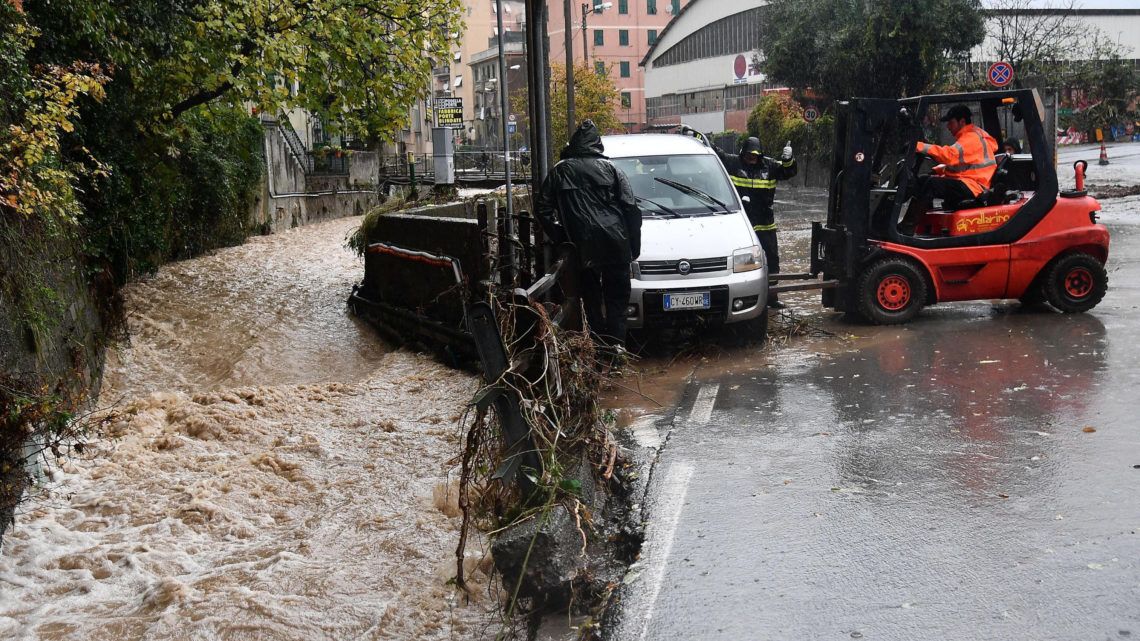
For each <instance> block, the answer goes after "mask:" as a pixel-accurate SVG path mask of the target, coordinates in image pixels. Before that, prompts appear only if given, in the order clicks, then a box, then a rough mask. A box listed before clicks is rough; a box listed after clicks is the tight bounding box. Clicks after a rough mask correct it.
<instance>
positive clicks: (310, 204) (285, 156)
mask: <svg viewBox="0 0 1140 641" xmlns="http://www.w3.org/2000/svg"><path fill="white" fill-rule="evenodd" d="M262 124H263V126H264V127H265V170H266V180H265V182H264V183H263V184H262V188H261V194H260V196H258V198H257V201H256V203H255V204H254V206H253V210H252V211H251V213H250V216H251V218H252V220H253V221H254V223H255V224H256V225H258V226H260V228H261V229H262V231H263V232H264V233H276V232H279V231H283V230H286V229H291V228H293V227H300V226H301V225H306V224H308V223H310V222H317V221H320V220H328V219H330V218H342V217H344V216H359V215H362V214H364V213H365V212H367V211H368V210H369V209H371V208H372V207H374V206H376V205H377V204H379V202H380V195H379V192H378V191H377V189H376V184H377V180H378V178H379V171H380V161H379V157H378V156H377V154H376V153H375V152H367V151H354V152H352V154H351V156H350V158H349V174H348V176H314V175H308V176H307V175H305V172H304V170H303V168H302V166H301V164H300V162H299V161H298V160H297V159H296V158H294V156H293V153H292V152H291V151H290V149H289V146H288V145H287V144H286V142H285V138H284V136H282V134H281V130H280V129H279V127H278V126H277V123H275V122H271V121H269V122H263V123H262Z"/></svg>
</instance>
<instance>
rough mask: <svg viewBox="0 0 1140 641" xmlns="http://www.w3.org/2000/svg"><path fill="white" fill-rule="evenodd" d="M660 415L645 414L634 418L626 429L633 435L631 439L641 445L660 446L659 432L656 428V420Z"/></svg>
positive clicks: (654, 447) (655, 447) (656, 447)
mask: <svg viewBox="0 0 1140 641" xmlns="http://www.w3.org/2000/svg"><path fill="white" fill-rule="evenodd" d="M660 418H661V417H660V416H658V415H656V414H646V415H645V416H642V417H640V418H638V419H637V420H635V421H634V422H633V424H632V425H630V426H629V427H628V428H627V429H628V430H629V432H630V434H632V435H633V440H634V441H636V442H637V444H638V445H640V446H641V447H651V448H653V449H658V448H659V447H661V432H660V431H658V430H657V421H658V420H659V419H660Z"/></svg>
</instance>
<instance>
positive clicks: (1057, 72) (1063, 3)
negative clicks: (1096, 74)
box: [982, 0, 1124, 87]
mask: <svg viewBox="0 0 1140 641" xmlns="http://www.w3.org/2000/svg"><path fill="white" fill-rule="evenodd" d="M1079 9H1080V3H1079V2H1078V0H1058V1H1057V2H1048V3H1045V6H1042V3H1040V2H1034V1H1033V0H992V1H991V2H989V3H988V9H987V11H986V13H987V20H986V36H987V37H986V42H985V44H984V45H983V51H982V56H983V59H986V60H989V61H993V60H1004V61H1006V62H1008V63H1010V64H1011V65H1013V68H1014V69H1015V70H1016V71H1017V77H1016V80H1015V83H1016V84H1017V85H1018V86H1022V87H1025V86H1037V87H1062V86H1065V85H1068V84H1070V83H1071V82H1073V81H1074V80H1075V79H1076V78H1077V77H1078V76H1080V75H1081V74H1083V73H1084V72H1085V71H1086V70H1087V68H1088V65H1089V63H1092V64H1096V63H1097V62H1098V61H1107V60H1113V59H1118V58H1119V57H1120V56H1121V55H1122V53H1124V52H1123V51H1122V48H1121V47H1120V45H1118V44H1117V43H1115V42H1113V41H1112V40H1111V39H1109V38H1108V37H1107V36H1106V35H1105V34H1104V33H1103V32H1101V31H1100V30H1099V29H1097V28H1096V27H1094V26H1093V25H1090V24H1088V23H1087V22H1085V21H1084V20H1083V19H1082V18H1081V16H1080V13H1079Z"/></svg>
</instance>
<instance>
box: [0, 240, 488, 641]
mask: <svg viewBox="0 0 1140 641" xmlns="http://www.w3.org/2000/svg"><path fill="white" fill-rule="evenodd" d="M357 224H359V218H353V219H345V220H338V221H331V222H326V223H321V224H317V225H313V226H311V227H306V228H302V229H296V230H293V231H290V232H287V233H284V234H280V235H277V236H269V237H263V238H255V239H251V241H250V242H249V243H247V244H246V245H244V246H242V247H235V248H231V249H226V250H223V251H220V252H218V253H216V254H214V255H212V256H208V257H203V258H200V259H195V260H190V261H185V262H182V263H177V264H174V265H170V266H168V267H165V268H163V270H162V271H161V272H160V273H159V274H158V275H157V276H155V277H154V278H153V279H150V280H148V281H147V282H144V283H140V284H136V285H132V286H131V287H130V288H129V289H128V291H127V307H128V313H129V325H130V330H131V342H130V345H129V346H123V347H122V348H121V349H120V351H119V352H118V353H117V354H115V355H114V358H113V360H112V365H111V368H110V370H109V372H108V376H107V380H106V383H105V386H104V391H103V397H102V398H103V401H104V402H106V403H113V404H114V405H115V410H114V411H115V413H114V414H113V417H112V418H111V419H109V421H108V424H107V426H106V429H105V432H104V433H103V434H100V435H98V436H97V437H96V438H94V440H93V441H92V443H91V444H90V446H89V447H88V449H86V450H85V451H84V453H83V454H82V455H81V456H78V457H74V458H72V459H70V460H67V461H64V462H62V463H61V464H56V465H54V466H52V467H50V469H49V473H50V475H51V476H50V480H49V482H48V483H47V484H46V488H45V490H44V491H42V492H41V493H40V494H39V495H37V496H35V497H33V499H32V500H31V501H30V502H29V503H27V504H26V505H25V506H24V507H23V511H22V513H21V514H20V515H19V516H18V518H17V523H16V527H15V528H14V529H13V530H11V531H10V532H9V534H8V536H7V537H6V538H5V541H4V548H3V554H2V555H0V638H3V639H27V640H49V639H51V640H55V639H76V640H78V639H83V640H88V639H94V640H107V641H111V640H114V641H119V640H134V639H163V640H167V639H174V640H189V639H194V640H199V639H218V640H230V639H233V640H237V639H259V640H260V639H267V640H277V639H282V640H284V639H296V640H302V639H303V640H306V641H308V640H313V639H330V640H337V641H339V640H342V639H408V640H411V639H416V640H418V639H456V638H462V639H479V638H484V637H485V636H487V635H493V633H494V628H491V629H488V627H489V626H488V624H487V621H488V620H491V619H490V618H489V615H488V613H489V612H492V611H494V610H495V608H496V607H497V605H496V602H495V598H494V594H495V593H494V591H493V590H492V589H490V588H489V587H488V586H489V584H490V582H489V581H488V579H487V573H486V571H487V570H488V568H489V556H488V557H486V558H485V557H484V555H483V554H482V550H480V548H481V542H480V541H476V542H474V543H473V544H471V545H470V546H469V549H470V550H471V551H472V557H471V559H470V564H469V565H470V569H471V571H472V573H473V578H474V579H475V586H476V587H475V589H474V592H473V594H472V600H471V601H467V600H465V599H463V598H461V597H460V596H459V595H457V594H456V592H455V591H454V589H453V588H451V587H449V586H448V585H447V581H448V580H449V579H450V578H451V577H452V576H454V564H455V561H454V548H455V544H456V542H457V540H458V536H457V528H458V522H459V521H458V508H457V505H456V499H455V492H454V491H453V488H452V487H451V486H450V485H449V483H448V481H449V474H451V472H452V470H453V467H454V466H453V463H452V459H453V457H455V456H456V455H457V454H458V453H459V451H460V446H459V431H458V429H457V427H456V424H457V421H458V420H459V418H460V414H461V413H462V411H463V408H464V406H465V403H466V401H467V400H468V399H469V398H470V397H471V395H472V393H473V392H474V390H475V388H476V385H477V383H476V381H475V380H474V379H473V378H471V377H469V376H467V375H464V374H459V373H456V372H454V371H452V370H449V369H447V368H445V367H442V366H440V365H437V364H436V363H434V362H433V361H432V360H430V359H428V358H426V357H422V356H419V355H416V354H411V353H408V352H403V351H395V352H393V351H391V350H390V349H389V348H388V347H386V346H385V345H384V344H383V343H382V342H381V341H380V340H379V339H378V338H377V337H376V335H375V334H374V333H373V332H372V331H371V330H370V329H369V328H368V327H366V326H364V325H361V324H358V323H357V322H356V321H355V320H354V319H353V318H351V317H350V316H349V315H348V314H347V313H346V311H345V304H344V301H345V299H346V298H347V296H348V293H349V290H350V287H351V284H352V283H353V282H354V281H356V280H358V279H359V278H360V274H361V273H362V266H361V263H360V261H359V260H358V259H356V258H355V257H354V256H353V255H352V254H351V252H350V251H348V250H346V249H344V247H343V243H344V237H345V235H346V234H347V233H348V232H349V231H350V230H351V229H353V228H354V227H355V226H356V225H357ZM451 478H454V475H452V476H451ZM449 489H450V490H452V491H450V492H449Z"/></svg>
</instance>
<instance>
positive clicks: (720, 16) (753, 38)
mask: <svg viewBox="0 0 1140 641" xmlns="http://www.w3.org/2000/svg"><path fill="white" fill-rule="evenodd" d="M767 4H768V3H767V2H766V1H765V0H733V1H732V2H724V1H722V0H692V1H691V2H690V3H689V4H688V6H686V7H685V8H684V10H683V11H681V13H680V15H678V16H677V18H676V19H675V20H674V21H673V22H672V23H670V24H669V26H668V27H667V28H666V29H665V30H664V31H663V32H662V33H661V34H659V36H658V39H657V42H656V44H654V45H653V46H652V47H650V48H649V51H648V52H647V53H646V55H645V56H644V57H643V58H642V60H641V64H642V66H643V68H644V71H645V96H646V120H647V122H648V123H649V126H650V127H658V128H664V127H673V126H677V125H679V124H681V123H682V121H683V122H684V124H687V125H689V126H692V127H694V128H697V129H699V130H701V131H711V132H719V131H725V130H730V129H731V130H736V131H743V130H745V129H746V128H747V122H748V115H749V114H750V113H751V111H752V108H753V107H755V105H756V103H757V102H758V101H759V99H760V98H761V97H762V96H763V95H764V94H765V93H767V92H771V91H780V90H781V88H780V87H778V86H775V85H773V84H771V83H769V82H767V79H766V78H765V77H764V75H763V74H762V73H760V72H759V71H757V70H756V69H755V68H754V66H753V64H752V63H753V59H754V57H755V56H756V53H757V52H756V49H755V47H756V44H757V43H759V42H762V41H763V37H764V35H763V34H764V29H765V16H764V7H765V5H767ZM987 8H988V9H990V10H991V11H993V12H994V13H995V14H996V13H1004V14H1011V13H1022V14H1025V15H1039V14H1056V15H1063V16H1064V18H1065V19H1066V20H1073V21H1075V22H1076V23H1077V24H1079V25H1081V26H1082V28H1087V29H1088V30H1090V31H1091V30H1092V29H1097V30H1099V31H1100V33H1102V34H1103V35H1104V36H1105V37H1107V38H1108V39H1110V40H1113V41H1114V42H1116V43H1117V44H1118V45H1120V47H1121V48H1122V49H1123V50H1124V51H1125V57H1126V58H1131V59H1137V58H1140V4H1138V3H1136V2H1131V1H1126V0H1086V1H1085V2H1082V3H1080V4H1079V5H1078V7H1077V8H1075V9H1069V10H1060V9H1056V8H1054V5H1053V3H1050V2H1048V1H1047V0H1042V1H1040V2H1037V1H1034V2H1030V3H1029V4H1028V5H1027V6H1025V7H1021V8H1018V9H1006V10H1002V9H997V8H996V5H989V6H988V7H987ZM994 19H995V18H991V24H990V27H991V28H988V29H987V31H988V32H991V33H992V32H993V31H994V29H993V28H992V26H993V22H992V21H993V20H994ZM994 50H995V46H994V40H993V38H992V37H989V38H987V39H986V41H985V42H983V44H982V45H980V46H978V47H977V48H975V49H974V51H972V52H971V54H970V57H971V59H972V60H973V61H974V62H973V63H972V64H973V65H974V66H979V65H981V66H982V67H983V68H984V66H985V65H988V64H989V63H990V62H992V61H994V57H995V54H994Z"/></svg>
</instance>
